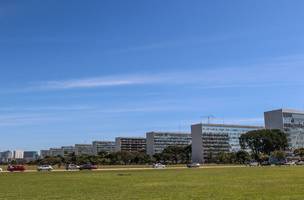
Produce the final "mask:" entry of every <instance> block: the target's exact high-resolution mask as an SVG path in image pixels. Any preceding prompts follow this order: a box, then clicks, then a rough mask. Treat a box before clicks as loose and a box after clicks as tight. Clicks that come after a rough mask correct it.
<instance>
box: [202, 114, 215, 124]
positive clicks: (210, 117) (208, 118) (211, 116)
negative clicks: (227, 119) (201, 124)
mask: <svg viewBox="0 0 304 200" xmlns="http://www.w3.org/2000/svg"><path fill="white" fill-rule="evenodd" d="M204 118H205V119H207V123H208V124H210V121H211V119H215V116H213V115H206V116H201V121H203V119H204Z"/></svg>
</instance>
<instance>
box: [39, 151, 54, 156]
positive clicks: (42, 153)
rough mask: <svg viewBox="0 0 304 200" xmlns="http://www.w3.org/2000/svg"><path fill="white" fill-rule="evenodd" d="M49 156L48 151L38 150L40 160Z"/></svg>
mask: <svg viewBox="0 0 304 200" xmlns="http://www.w3.org/2000/svg"><path fill="white" fill-rule="evenodd" d="M50 155H51V152H50V150H40V158H45V157H47V156H50Z"/></svg>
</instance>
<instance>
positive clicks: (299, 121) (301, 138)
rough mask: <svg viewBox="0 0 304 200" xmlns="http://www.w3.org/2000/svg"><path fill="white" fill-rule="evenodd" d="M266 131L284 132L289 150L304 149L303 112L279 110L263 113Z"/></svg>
mask: <svg viewBox="0 0 304 200" xmlns="http://www.w3.org/2000/svg"><path fill="white" fill-rule="evenodd" d="M264 120H265V128H266V129H280V130H281V131H283V132H285V133H286V135H287V139H288V145H289V147H290V148H291V149H297V148H303V147H304V112H303V111H298V110H291V109H279V110H273V111H268V112H265V113H264Z"/></svg>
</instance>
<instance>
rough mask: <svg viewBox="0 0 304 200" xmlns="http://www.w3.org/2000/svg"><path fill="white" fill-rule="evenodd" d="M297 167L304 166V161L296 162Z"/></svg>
mask: <svg viewBox="0 0 304 200" xmlns="http://www.w3.org/2000/svg"><path fill="white" fill-rule="evenodd" d="M296 165H304V161H303V160H299V161H298V162H296Z"/></svg>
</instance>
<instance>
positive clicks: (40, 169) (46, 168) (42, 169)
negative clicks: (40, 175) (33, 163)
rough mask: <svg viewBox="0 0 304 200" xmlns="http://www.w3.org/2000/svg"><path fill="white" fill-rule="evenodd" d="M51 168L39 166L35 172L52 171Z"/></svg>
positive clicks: (49, 166)
mask: <svg viewBox="0 0 304 200" xmlns="http://www.w3.org/2000/svg"><path fill="white" fill-rule="evenodd" d="M52 170H53V167H52V166H51V165H40V166H38V167H37V171H39V172H40V171H52Z"/></svg>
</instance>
